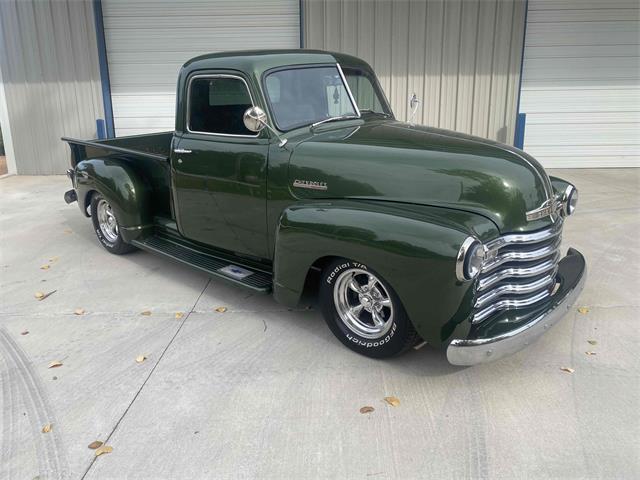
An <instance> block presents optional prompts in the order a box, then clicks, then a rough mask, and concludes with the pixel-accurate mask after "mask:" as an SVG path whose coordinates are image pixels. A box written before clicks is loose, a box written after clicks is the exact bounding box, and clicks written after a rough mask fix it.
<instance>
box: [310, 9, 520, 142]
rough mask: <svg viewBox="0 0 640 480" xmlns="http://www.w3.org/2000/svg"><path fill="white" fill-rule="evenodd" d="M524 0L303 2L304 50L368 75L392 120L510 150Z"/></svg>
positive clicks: (518, 79)
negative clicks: (337, 56)
mask: <svg viewBox="0 0 640 480" xmlns="http://www.w3.org/2000/svg"><path fill="white" fill-rule="evenodd" d="M525 8H526V5H525V1H524V0H483V1H463V0H428V1H427V0H395V1H392V0H305V1H304V33H305V47H307V48H321V49H326V50H336V51H341V52H345V53H350V54H353V55H356V56H358V57H361V58H363V59H365V60H366V61H368V62H369V63H370V64H371V66H372V67H373V68H374V69H375V71H376V73H377V75H378V77H379V79H380V83H381V84H382V87H383V88H384V90H385V93H386V94H387V96H388V98H389V100H390V101H391V105H392V107H393V110H394V112H395V114H396V117H397V118H399V119H402V120H405V119H407V114H408V112H407V110H408V107H407V105H408V100H409V97H410V95H411V94H413V93H414V92H415V93H416V94H417V95H418V97H419V99H420V100H421V102H422V104H421V106H420V109H419V110H418V116H417V120H416V122H417V123H422V124H426V125H430V126H436V127H441V128H447V129H452V130H458V131H461V132H466V133H472V134H474V135H479V136H482V137H486V138H492V139H495V140H499V141H502V142H506V143H513V136H514V130H515V118H516V109H517V99H518V85H519V81H520V67H521V58H522V42H523V37H524V19H525Z"/></svg>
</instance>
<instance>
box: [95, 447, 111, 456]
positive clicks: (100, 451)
mask: <svg viewBox="0 0 640 480" xmlns="http://www.w3.org/2000/svg"><path fill="white" fill-rule="evenodd" d="M111 452H113V447H110V446H109V445H102V446H101V447H98V448H97V449H96V457H99V456H100V455H102V454H104V453H111Z"/></svg>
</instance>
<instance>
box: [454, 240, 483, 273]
mask: <svg viewBox="0 0 640 480" xmlns="http://www.w3.org/2000/svg"><path fill="white" fill-rule="evenodd" d="M484 259H485V254H484V246H483V245H482V244H481V243H480V242H479V241H478V240H476V239H475V238H473V237H467V239H466V240H465V241H464V242H462V246H461V247H460V250H459V251H458V257H457V259H456V276H457V277H458V280H460V281H465V280H472V279H473V278H475V277H476V276H477V275H478V274H479V273H480V271H481V270H482V264H483V263H484Z"/></svg>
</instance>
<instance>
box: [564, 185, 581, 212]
mask: <svg viewBox="0 0 640 480" xmlns="http://www.w3.org/2000/svg"><path fill="white" fill-rule="evenodd" d="M565 201H566V203H565V207H564V208H565V212H566V214H567V215H572V214H573V212H575V211H576V205H578V189H576V188H575V187H571V191H570V192H569V194H568V195H567V199H566V200H565Z"/></svg>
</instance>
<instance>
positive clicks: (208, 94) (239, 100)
mask: <svg viewBox="0 0 640 480" xmlns="http://www.w3.org/2000/svg"><path fill="white" fill-rule="evenodd" d="M251 106H252V102H251V96H250V95H249V91H248V90H247V86H246V84H245V83H244V81H243V80H242V79H240V78H236V77H223V76H212V77H198V78H194V79H193V80H192V81H191V85H190V88H189V127H188V128H189V131H191V132H202V133H215V134H222V135H247V136H255V133H254V132H252V131H250V130H248V129H247V128H246V127H245V126H244V122H243V120H242V115H243V114H244V112H245V111H246V110H247V108H250V107H251Z"/></svg>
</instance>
